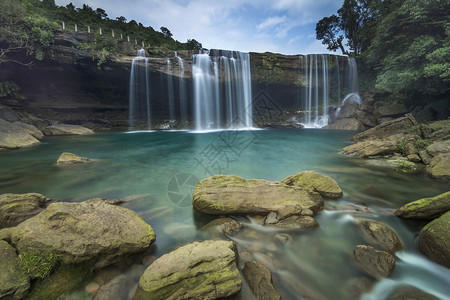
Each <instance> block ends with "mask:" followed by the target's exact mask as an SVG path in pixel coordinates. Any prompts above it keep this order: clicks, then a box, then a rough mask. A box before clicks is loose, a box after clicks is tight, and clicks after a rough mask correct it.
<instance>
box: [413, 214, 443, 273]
mask: <svg viewBox="0 0 450 300" xmlns="http://www.w3.org/2000/svg"><path fill="white" fill-rule="evenodd" d="M419 250H420V251H421V252H422V253H423V254H425V255H426V256H428V257H429V258H430V259H431V260H434V261H436V262H437V263H440V264H442V265H444V266H446V267H449V268H450V212H447V213H446V214H444V215H443V216H441V217H439V218H437V219H436V220H434V221H432V222H430V223H428V224H427V225H426V226H425V227H424V228H423V229H422V230H421V231H420V234H419Z"/></svg>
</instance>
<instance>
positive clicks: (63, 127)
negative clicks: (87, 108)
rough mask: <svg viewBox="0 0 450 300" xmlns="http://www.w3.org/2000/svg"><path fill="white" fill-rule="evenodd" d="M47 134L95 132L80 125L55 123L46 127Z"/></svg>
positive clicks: (45, 132)
mask: <svg viewBox="0 0 450 300" xmlns="http://www.w3.org/2000/svg"><path fill="white" fill-rule="evenodd" d="M44 134H45V135H89V134H94V131H92V130H91V129H89V128H86V127H83V126H80V125H69V124H54V125H50V126H48V127H47V128H45V129H44Z"/></svg>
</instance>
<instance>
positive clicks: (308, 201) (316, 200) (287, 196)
mask: <svg viewBox="0 0 450 300" xmlns="http://www.w3.org/2000/svg"><path fill="white" fill-rule="evenodd" d="M323 204H324V203H323V199H322V197H321V196H320V195H319V194H318V193H310V192H307V191H305V190H303V189H300V188H297V187H291V186H288V185H286V184H283V183H280V182H271V181H267V180H262V179H244V178H242V177H239V176H236V175H216V176H212V177H208V178H206V179H203V180H201V181H200V182H199V183H198V184H197V185H196V186H195V189H194V194H193V205H194V208H195V209H197V210H198V211H201V212H203V213H207V214H213V215H222V214H240V215H247V214H248V215H252V214H253V215H267V214H269V213H271V212H276V211H280V210H282V209H284V208H285V207H286V206H292V207H298V209H299V210H302V209H307V210H312V211H313V212H317V211H320V210H322V209H323Z"/></svg>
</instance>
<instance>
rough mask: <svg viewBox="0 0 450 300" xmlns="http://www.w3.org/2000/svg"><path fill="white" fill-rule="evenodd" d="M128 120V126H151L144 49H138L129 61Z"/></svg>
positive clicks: (146, 62) (146, 59)
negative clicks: (130, 61)
mask: <svg viewBox="0 0 450 300" xmlns="http://www.w3.org/2000/svg"><path fill="white" fill-rule="evenodd" d="M128 120H129V126H130V128H135V127H145V126H146V127H147V129H150V128H151V119H150V86H149V74H148V58H146V57H145V50H144V49H140V50H138V52H137V56H136V57H135V58H134V59H133V61H132V63H131V72H130V95H129V115H128Z"/></svg>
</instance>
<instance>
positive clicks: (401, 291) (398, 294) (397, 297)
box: [387, 285, 439, 300]
mask: <svg viewBox="0 0 450 300" xmlns="http://www.w3.org/2000/svg"><path fill="white" fill-rule="evenodd" d="M387 300H439V298H436V297H435V296H433V295H430V294H428V293H426V292H424V291H422V290H419V289H418V288H415V287H413V286H410V285H405V286H401V287H398V288H397V289H396V290H395V291H394V292H393V293H391V294H390V295H389V296H388V298H387Z"/></svg>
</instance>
